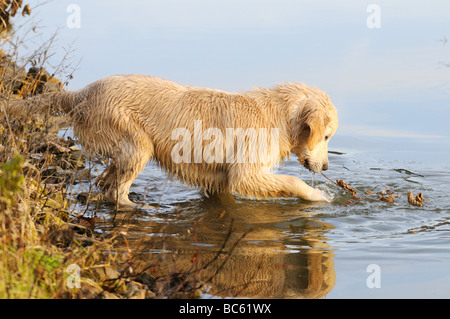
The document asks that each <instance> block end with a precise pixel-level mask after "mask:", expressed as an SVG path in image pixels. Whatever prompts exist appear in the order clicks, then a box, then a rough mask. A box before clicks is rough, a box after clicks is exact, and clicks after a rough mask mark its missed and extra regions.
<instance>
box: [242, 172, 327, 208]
mask: <svg viewBox="0 0 450 319" xmlns="http://www.w3.org/2000/svg"><path fill="white" fill-rule="evenodd" d="M235 191H236V192H237V193H238V194H240V195H244V196H254V197H257V198H261V197H263V198H267V197H274V198H277V197H295V198H300V199H303V200H306V201H330V200H329V199H328V198H327V196H326V195H325V194H324V193H322V192H321V191H320V190H318V189H316V188H313V187H311V186H309V185H308V184H306V183H305V182H304V181H302V180H301V179H299V178H297V177H294V176H288V175H276V174H259V175H254V176H252V177H250V178H247V179H245V180H241V181H240V182H239V183H237V184H236V185H235Z"/></svg>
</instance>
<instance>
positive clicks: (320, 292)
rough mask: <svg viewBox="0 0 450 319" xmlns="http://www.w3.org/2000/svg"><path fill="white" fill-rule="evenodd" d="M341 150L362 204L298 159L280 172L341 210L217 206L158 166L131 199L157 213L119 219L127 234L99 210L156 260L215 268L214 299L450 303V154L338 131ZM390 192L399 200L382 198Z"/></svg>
mask: <svg viewBox="0 0 450 319" xmlns="http://www.w3.org/2000/svg"><path fill="white" fill-rule="evenodd" d="M422 149H426V150H427V151H426V152H424V151H422ZM330 151H331V152H330V154H329V160H330V169H329V170H328V171H327V172H326V175H327V176H328V177H330V178H331V179H333V180H336V179H342V180H344V181H345V182H346V183H348V184H349V185H350V186H352V187H353V188H355V189H356V190H357V191H358V194H359V195H360V196H361V198H362V199H361V200H354V199H352V198H351V194H349V193H348V192H346V191H344V190H343V189H341V188H339V187H338V186H336V185H334V184H333V183H331V182H330V181H328V180H327V179H325V178H324V177H323V176H320V175H316V176H314V177H313V176H312V174H311V173H310V172H308V171H307V170H305V169H302V168H301V167H300V166H299V164H298V162H297V161H296V159H295V157H292V158H291V159H290V160H289V161H287V162H286V163H285V164H284V165H283V166H282V167H280V168H279V169H278V171H277V173H279V174H289V175H293V176H298V177H300V178H302V179H303V180H305V181H306V182H308V183H309V184H313V183H314V185H315V186H316V187H319V188H321V189H323V190H324V191H326V192H328V193H329V194H330V195H331V196H332V197H333V201H332V202H331V203H321V204H317V203H316V204H311V203H305V202H302V201H300V200H296V199H277V200H250V199H243V198H237V197H232V196H229V197H227V196H225V197H221V198H205V197H204V196H202V195H201V193H200V192H199V191H197V190H195V189H192V188H189V187H187V186H184V185H181V184H180V183H178V182H177V181H174V180H170V179H168V178H167V177H166V175H165V173H164V172H163V171H161V170H160V169H159V168H158V167H157V166H156V165H155V164H153V163H149V164H148V165H147V167H146V169H145V171H143V172H142V173H141V174H140V176H139V177H138V179H137V180H136V181H135V183H134V184H133V186H132V188H131V194H130V198H131V199H132V200H134V201H137V202H145V203H150V204H158V205H159V208H158V209H157V210H155V211H152V210H141V211H138V212H135V213H133V214H131V215H130V214H125V213H119V215H118V216H116V217H119V218H120V216H122V217H123V220H122V226H115V225H116V224H117V223H116V224H112V222H111V220H112V216H113V215H114V213H113V210H112V209H111V207H110V206H107V205H105V206H99V207H95V208H93V209H92V210H95V211H97V216H99V217H100V218H101V219H102V220H103V222H101V223H100V225H101V226H100V227H101V228H100V230H101V231H109V230H112V229H117V227H123V228H124V230H126V231H127V234H128V237H129V240H130V241H131V242H132V243H135V244H136V245H139V247H140V249H141V250H142V251H143V252H146V253H147V255H148V258H149V259H150V258H152V257H155V255H156V256H159V257H160V258H163V260H165V261H166V262H167V263H168V265H169V266H168V267H169V268H171V271H182V270H183V269H189V268H190V267H192V265H193V264H192V260H193V256H196V260H197V263H199V264H204V263H207V262H208V261H211V260H214V262H212V263H210V264H209V265H208V267H206V268H205V269H204V270H202V271H201V272H200V273H199V274H198V276H199V278H200V279H202V280H205V281H209V283H208V287H209V289H208V291H207V293H205V294H204V296H203V297H205V298H211V297H246V298H323V297H326V298H397V297H398V298H409V297H412V298H449V297H450V271H449V269H450V261H449V257H450V212H449V207H450V200H449V196H448V190H449V186H450V164H449V163H450V162H449V159H450V152H449V148H448V147H447V148H442V144H441V143H438V142H436V143H434V144H433V143H431V144H430V143H428V144H425V143H422V144H421V143H420V142H418V141H416V140H414V141H413V140H408V139H402V138H397V139H395V138H390V139H387V138H386V139H383V138H368V137H354V136H344V135H337V136H335V137H334V139H333V140H332V141H331V142H330ZM77 187H78V189H80V190H81V189H82V188H83V185H78V186H77ZM387 189H389V190H391V191H394V192H395V193H394V198H395V202H394V203H388V202H383V201H380V200H379V199H378V195H377V193H379V192H382V191H386V190H387ZM367 191H371V192H373V193H374V194H366V193H365V192H367ZM408 191H412V192H413V193H414V194H417V193H418V192H422V193H423V194H424V197H425V198H426V202H425V204H424V206H423V207H413V206H411V205H410V204H408V202H407V199H406V193H407V192H408ZM230 227H232V232H231V234H230V235H229V230H230ZM155 238H159V239H162V240H155ZM222 247H224V248H223V249H222ZM223 251H227V252H229V251H231V254H230V256H229V258H227V256H228V254H223V253H221V254H219V257H218V258H215V256H217V254H218V253H219V252H223ZM144 256H145V255H144ZM161 256H163V257H161ZM144 258H145V257H144ZM370 265H372V266H370ZM373 265H375V266H373ZM368 267H369V268H368ZM370 267H376V269H377V270H376V272H374V271H373V268H370ZM371 269H372V270H371ZM218 270H220V271H218ZM378 275H379V276H378ZM374 276H377V277H374ZM211 278H212V279H211ZM374 278H376V280H377V281H374V280H375V279H374ZM374 284H376V286H377V287H373V288H370V286H373V285H374Z"/></svg>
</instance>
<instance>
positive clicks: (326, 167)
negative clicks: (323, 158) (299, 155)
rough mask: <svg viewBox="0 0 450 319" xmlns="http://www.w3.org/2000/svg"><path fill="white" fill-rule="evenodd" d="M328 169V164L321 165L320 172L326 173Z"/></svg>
mask: <svg viewBox="0 0 450 319" xmlns="http://www.w3.org/2000/svg"><path fill="white" fill-rule="evenodd" d="M327 169H328V163H325V164H323V165H322V171H326V170H327Z"/></svg>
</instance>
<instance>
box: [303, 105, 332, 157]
mask: <svg viewBox="0 0 450 319" xmlns="http://www.w3.org/2000/svg"><path fill="white" fill-rule="evenodd" d="M328 122H329V119H328V117H327V116H326V114H325V112H324V111H323V110H321V109H319V108H310V107H307V108H306V109H304V110H303V112H302V117H301V125H302V131H303V134H302V135H303V136H305V135H306V136H308V141H307V145H308V148H309V150H310V151H312V150H313V149H314V148H315V147H316V145H317V144H318V143H319V142H320V141H321V140H322V139H323V137H324V135H325V129H326V127H327V124H328ZM308 132H309V135H308Z"/></svg>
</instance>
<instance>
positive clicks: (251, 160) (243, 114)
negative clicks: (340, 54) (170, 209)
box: [6, 75, 338, 207]
mask: <svg viewBox="0 0 450 319" xmlns="http://www.w3.org/2000/svg"><path fill="white" fill-rule="evenodd" d="M33 110H34V112H40V113H42V112H45V111H48V110H56V111H57V112H64V113H66V114H67V115H69V117H70V120H71V123H72V125H73V129H74V133H75V135H76V136H77V137H78V139H79V142H80V143H81V144H82V145H83V146H84V147H85V148H86V149H89V150H90V151H93V152H95V153H97V154H99V155H102V156H107V157H109V158H110V159H111V160H110V163H109V165H108V166H107V168H106V170H105V171H104V172H103V173H102V174H100V176H98V178H97V180H96V182H97V184H98V185H99V186H101V187H102V188H103V189H104V190H105V196H106V197H107V198H108V199H109V200H111V201H112V202H116V203H117V204H118V205H119V206H120V207H123V206H125V207H127V206H133V205H136V204H134V203H133V202H131V201H130V200H129V198H128V192H129V189H130V186H131V184H132V182H133V180H134V179H135V178H136V177H137V175H138V173H139V172H140V171H141V170H142V169H143V168H144V166H145V165H146V163H147V162H148V161H149V160H151V159H152V160H154V161H156V162H157V163H158V164H159V165H160V166H161V167H163V168H164V169H165V170H166V171H167V172H168V173H169V174H170V175H171V176H174V177H176V178H178V179H179V180H180V181H182V182H184V183H186V184H189V185H193V186H196V187H199V188H201V189H202V190H203V191H204V192H205V193H206V194H219V193H234V194H238V195H241V196H248V197H255V198H267V197H295V198H301V199H303V200H307V201H322V200H326V198H325V197H324V195H323V194H322V193H321V192H320V191H319V190H317V189H315V188H312V187H310V186H308V185H307V184H306V183H305V182H303V181H302V180H300V179H299V178H297V177H294V176H283V175H277V174H272V173H271V172H270V169H271V168H272V167H273V166H274V165H276V164H278V163H280V162H281V161H282V160H283V159H285V158H287V157H288V156H289V154H290V153H291V152H292V153H294V154H296V155H297V157H298V160H299V162H300V163H301V164H302V165H303V166H304V167H306V168H307V169H309V170H311V171H312V172H316V173H318V172H321V171H322V170H326V169H327V168H328V154H327V153H328V151H327V145H328V142H329V140H330V138H331V137H332V136H333V134H334V133H335V132H336V129H337V127H338V117H337V111H336V109H335V107H334V106H333V104H332V103H331V101H330V98H329V97H328V95H326V94H325V93H324V92H322V91H320V90H319V89H316V88H311V87H309V86H307V85H304V84H300V83H286V84H281V85H276V86H274V87H272V88H256V89H254V90H251V91H247V92H239V93H229V92H225V91H221V90H214V89H207V88H197V87H191V86H184V85H180V84H177V83H174V82H171V81H168V80H164V79H161V78H157V77H152V76H146V75H117V76H111V77H107V78H104V79H101V80H98V81H96V82H93V83H91V84H90V85H88V86H86V87H85V88H84V89H81V90H79V91H61V92H57V93H46V94H42V95H40V96H37V97H34V98H31V99H28V100H10V101H8V102H7V103H6V111H7V113H10V114H20V113H22V114H27V112H33Z"/></svg>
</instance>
